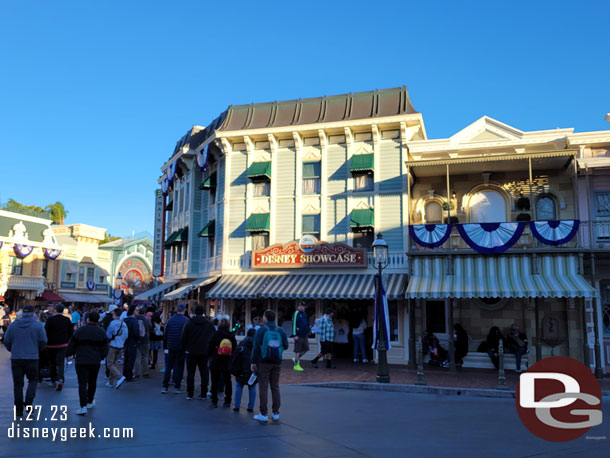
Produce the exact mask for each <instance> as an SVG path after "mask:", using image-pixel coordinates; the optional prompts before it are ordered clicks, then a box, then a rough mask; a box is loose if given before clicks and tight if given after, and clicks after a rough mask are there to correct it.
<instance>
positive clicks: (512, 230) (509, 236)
mask: <svg viewBox="0 0 610 458" xmlns="http://www.w3.org/2000/svg"><path fill="white" fill-rule="evenodd" d="M457 229H458V232H459V233H460V235H461V236H462V239H464V241H465V242H466V243H467V244H468V246H470V248H472V249H473V250H476V251H478V252H479V253H482V254H498V253H504V252H505V251H506V250H508V249H509V248H510V247H512V246H513V245H514V244H515V243H516V242H517V240H519V237H521V234H522V233H523V229H525V222H514V223H470V224H458V225H457Z"/></svg>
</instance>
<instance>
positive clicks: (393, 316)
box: [388, 301, 400, 342]
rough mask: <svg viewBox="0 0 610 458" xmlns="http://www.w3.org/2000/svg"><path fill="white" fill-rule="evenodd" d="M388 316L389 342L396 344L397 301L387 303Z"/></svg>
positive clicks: (397, 339)
mask: <svg viewBox="0 0 610 458" xmlns="http://www.w3.org/2000/svg"><path fill="white" fill-rule="evenodd" d="M388 315H389V318H390V342H398V341H399V340H400V339H399V337H398V335H399V333H398V301H388Z"/></svg>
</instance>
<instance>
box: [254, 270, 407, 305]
mask: <svg viewBox="0 0 610 458" xmlns="http://www.w3.org/2000/svg"><path fill="white" fill-rule="evenodd" d="M383 279H384V285H385V288H386V292H387V295H388V299H400V298H402V297H403V294H404V291H405V286H406V283H407V281H406V280H407V277H406V275H399V274H389V275H384V276H383ZM261 297H266V298H277V299H373V298H374V297H375V284H374V282H373V275H367V274H320V275H309V274H303V275H300V274H293V275H278V276H275V277H273V279H272V280H271V282H270V283H269V285H268V286H266V287H265V288H264V289H263V291H262V293H261Z"/></svg>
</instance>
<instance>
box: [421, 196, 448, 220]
mask: <svg viewBox="0 0 610 458" xmlns="http://www.w3.org/2000/svg"><path fill="white" fill-rule="evenodd" d="M424 219H425V221H426V224H438V223H442V220H443V208H442V207H441V204H440V203H438V202H436V201H434V200H432V201H430V202H428V203H427V204H426V206H425V207H424Z"/></svg>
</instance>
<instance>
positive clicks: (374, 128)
mask: <svg viewBox="0 0 610 458" xmlns="http://www.w3.org/2000/svg"><path fill="white" fill-rule="evenodd" d="M371 131H372V132H373V143H374V144H378V143H379V141H380V140H381V135H380V133H379V127H378V126H377V124H373V125H371Z"/></svg>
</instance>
